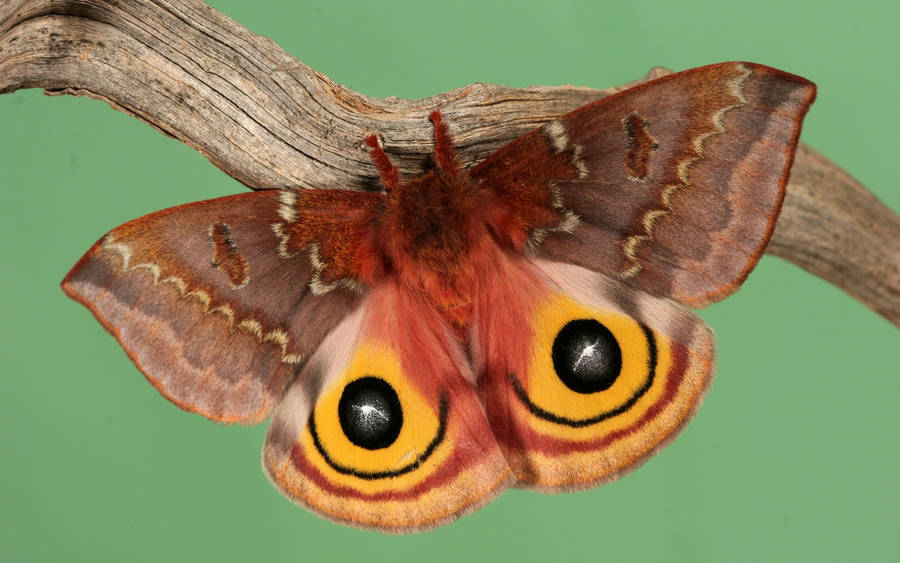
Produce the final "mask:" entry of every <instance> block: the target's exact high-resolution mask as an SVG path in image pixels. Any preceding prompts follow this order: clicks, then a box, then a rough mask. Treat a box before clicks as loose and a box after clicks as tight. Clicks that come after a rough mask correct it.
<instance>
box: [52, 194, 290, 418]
mask: <svg viewBox="0 0 900 563" xmlns="http://www.w3.org/2000/svg"><path fill="white" fill-rule="evenodd" d="M186 205H190V204H186ZM179 207H182V206H179ZM106 237H107V235H104V236H103V237H101V238H100V239H99V240H98V241H97V242H95V243H94V244H93V245H92V246H91V248H90V249H89V250H88V251H87V252H85V253H84V255H83V256H82V257H81V258H80V259H79V260H78V262H76V263H75V265H74V266H73V267H72V269H71V270H69V273H68V274H66V276H65V277H64V278H63V280H62V282H61V283H60V287H61V288H62V290H63V292H64V293H65V294H66V295H67V296H68V297H69V298H71V299H72V300H74V301H76V302H78V303H80V304H81V305H83V306H84V307H85V308H87V309H88V310H89V311H90V312H91V314H93V315H94V318H96V319H97V321H98V322H99V323H100V325H101V326H102V327H103V328H104V329H106V331H107V332H108V333H109V334H111V335H112V336H113V338H115V339H116V342H118V343H119V345H120V346H121V347H122V349H123V350H124V351H125V354H126V355H127V356H128V359H129V360H131V362H132V363H133V364H134V365H135V367H137V369H138V371H140V372H141V374H142V375H143V376H144V378H145V379H146V380H147V382H148V383H150V385H152V386H153V388H154V389H156V390H157V391H158V392H159V394H160V395H162V396H163V397H164V398H165V399H167V400H168V401H169V402H171V403H172V404H173V405H175V406H176V407H178V408H180V409H181V410H183V411H185V412H189V413H194V414H199V415H201V416H203V417H204V418H208V419H209V420H213V421H215V422H221V423H224V424H235V423H237V424H241V425H246V426H252V425H255V424H259V423H261V422H263V421H265V420H266V419H267V418H268V417H269V413H270V412H271V410H272V407H273V406H274V403H276V402H277V401H268V400H267V401H266V402H265V403H264V404H263V406H262V407H261V408H260V409H259V410H258V411H257V412H256V413H254V415H252V416H250V417H235V418H233V419H230V418H222V417H217V416H215V415H212V414H210V413H206V412H204V411H203V410H202V409H200V408H198V407H196V406H195V405H192V404H191V403H189V402H186V401H182V400H180V399H178V398H176V397H175V396H174V395H173V394H171V393H169V392H167V391H166V389H165V387H164V386H163V384H162V382H161V381H159V380H156V379H154V378H153V376H151V375H150V373H149V370H148V369H147V368H146V367H145V366H144V365H143V364H142V363H141V361H140V360H139V358H138V354H137V352H136V351H135V350H133V349H132V347H129V346H126V345H125V344H124V343H123V338H122V335H121V332H120V330H119V329H118V328H117V327H116V326H115V325H114V324H113V323H112V322H110V321H108V320H107V318H106V317H105V316H104V315H103V314H102V313H101V312H100V310H99V308H98V306H97V305H95V304H94V302H92V301H91V300H90V299H88V298H87V297H86V296H85V295H84V294H83V293H81V292H80V291H79V290H78V288H77V287H76V285H75V278H76V277H77V276H78V273H79V272H80V270H81V269H82V267H83V266H84V265H85V264H86V263H87V262H88V261H90V260H91V259H93V258H94V257H95V255H96V254H97V253H98V252H100V250H101V247H102V245H103V243H104V241H105V240H106ZM288 383H289V382H286V383H285V385H284V387H285V388H286V387H287V385H288ZM282 391H283V390H282Z"/></svg>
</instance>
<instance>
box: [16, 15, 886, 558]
mask: <svg viewBox="0 0 900 563" xmlns="http://www.w3.org/2000/svg"><path fill="white" fill-rule="evenodd" d="M889 4H890V3H888V2H884V3H874V2H868V3H867V2H823V1H817V2H788V1H785V0H780V1H756V2H752V3H728V2H722V1H721V0H718V1H714V2H671V3H669V2H667V3H665V4H662V3H655V2H646V1H629V2H616V3H610V4H608V5H604V4H603V3H600V2H560V1H556V2H546V3H539V2H508V3H507V2H504V3H500V2H498V3H491V2H477V3H476V2H458V3H457V2H453V3H450V2H446V3H441V4H440V5H438V4H434V5H432V4H428V5H425V4H423V3H421V2H417V1H409V2H393V3H392V2H348V1H343V2H324V1H320V2H289V1H281V2H274V1H273V2H258V3H257V2H246V1H240V0H230V1H225V0H223V1H216V2H212V5H213V6H214V7H216V8H218V9H219V10H221V11H224V12H225V13H226V14H228V15H229V16H231V17H233V18H234V19H236V20H237V21H239V22H241V23H242V24H243V25H245V26H247V27H248V28H250V29H251V30H253V31H254V32H256V33H259V34H262V35H266V36H269V37H271V38H272V39H274V40H275V41H276V42H278V43H279V44H280V45H281V46H282V47H284V48H285V49H286V50H287V51H288V52H290V53H292V54H293V55H295V56H296V57H298V58H299V59H300V60H302V61H304V62H306V63H307V64H309V65H310V66H312V67H313V68H315V69H316V70H319V71H321V72H323V73H325V74H327V75H328V76H330V77H331V78H332V79H334V80H336V81H337V82H340V83H343V84H345V85H347V86H349V87H350V88H353V89H355V90H357V91H360V92H363V93H365V94H368V95H372V96H388V95H395V96H401V97H408V98H414V97H423V96H428V95H432V94H437V93H439V92H442V91H445V90H448V89H451V88H455V87H458V86H463V85H466V84H469V83H472V82H476V81H483V82H493V83H499V84H505V85H510V86H517V87H522V86H528V85H533V84H566V83H568V84H576V85H585V86H592V87H597V88H603V87H607V86H611V85H618V84H621V83H623V82H625V81H628V80H631V79H634V78H637V77H639V76H642V75H643V74H644V73H645V72H646V71H647V70H648V69H649V68H650V67H651V66H654V65H664V66H667V67H670V68H673V69H679V70H680V69H685V68H689V67H693V66H699V65H703V64H707V63H712V62H718V61H723V60H734V59H743V60H750V61H756V62H762V63H765V64H769V65H772V66H777V67H780V68H783V69H785V70H789V71H791V72H794V73H797V74H801V75H804V76H807V77H809V78H810V79H812V80H813V81H815V82H817V83H818V85H819V98H818V101H817V102H816V104H815V105H814V106H813V108H812V111H811V112H810V114H809V117H808V118H807V121H806V124H805V126H804V131H803V136H802V140H803V141H805V142H807V143H809V144H810V145H812V146H813V147H815V148H817V149H818V150H820V151H822V152H823V153H824V154H826V155H827V156H828V157H830V158H831V159H833V160H834V161H835V162H837V163H839V164H840V165H842V166H843V167H844V168H846V169H847V170H848V171H849V172H850V173H851V174H852V175H854V176H855V177H856V178H858V179H859V180H860V181H862V183H863V184H864V185H866V186H867V187H868V188H870V189H871V190H872V191H873V192H874V193H875V194H877V195H878V196H879V197H880V198H881V199H882V201H884V202H885V203H886V204H887V205H888V206H890V207H891V208H893V209H894V210H900V189H898V188H897V178H898V177H900V165H898V162H900V159H898V155H897V150H898V143H897V130H898V129H900V119H898V113H900V112H898V111H897V105H896V104H897V100H898V99H900V80H898V70H897V56H898V53H900V41H898V32H897V27H896V26H897V21H898V9H897V8H896V6H895V7H890V6H889ZM0 131H2V135H0V143H2V146H0V171H2V175H0V182H2V189H0V240H2V241H3V246H2V248H3V252H2V254H3V261H2V266H0V268H2V276H0V351H2V352H0V423H2V424H0V448H2V449H0V452H2V453H0V456H2V462H0V468H2V469H0V560H3V561H11V562H12V561H251V560H253V561H323V560H354V559H355V560H365V561H372V562H374V561H400V560H415V561H422V560H428V561H455V560H465V561H469V562H474V561H494V560H501V559H504V560H506V559H508V560H515V561H538V560H575V561H587V560H604V561H605V560H626V561H627V560H634V561H675V560H684V561H761V560H767V561H849V560H856V561H880V560H884V561H887V560H890V559H894V558H896V557H897V552H898V545H897V544H898V533H900V532H898V528H900V522H898V521H900V518H898V516H900V515H898V500H900V499H898V497H900V495H898V481H897V476H898V475H900V456H898V451H900V448H898V446H900V440H898V427H900V414H898V413H900V411H898V408H897V399H898V397H900V381H898V377H897V376H898V372H900V369H898V359H900V352H898V350H900V332H898V330H897V328H896V327H895V326H893V325H891V324H889V323H888V322H887V321H885V320H884V319H882V318H881V317H878V316H877V315H875V314H874V313H872V312H870V311H869V310H867V309H865V308H864V307H863V306H862V305H860V304H858V303H856V302H855V301H853V300H852V299H850V298H849V297H847V296H846V295H844V294H843V293H841V292H840V291H839V290H837V289H835V288H834V287H832V286H829V285H827V284H826V283H825V282H823V281H822V280H820V279H818V278H816V277H813V276H812V275H809V274H807V273H806V272H804V271H802V270H800V269H798V268H796V267H794V266H793V265H790V264H788V263H786V262H783V261H781V260H779V259H777V258H773V257H765V258H764V259H763V260H762V262H761V263H760V266H759V268H758V269H757V270H756V272H755V273H754V274H753V275H752V276H751V277H750V280H749V282H748V283H747V284H746V286H745V287H744V288H743V289H742V290H741V291H740V292H739V293H738V294H736V295H735V296H734V297H732V298H730V299H728V300H726V301H724V302H722V303H719V304H716V305H714V306H712V307H709V308H707V309H705V310H703V311H702V312H701V315H702V316H703V318H705V319H706V320H707V321H708V322H709V323H710V325H711V326H712V327H713V328H714V330H715V331H716V333H717V337H718V342H719V362H718V373H719V376H718V378H717V380H716V382H715V383H714V385H713V387H712V390H711V391H710V393H709V395H708V396H707V399H706V402H705V404H704V406H703V408H702V409H701V410H700V413H699V414H698V416H697V417H696V419H695V420H694V421H693V423H692V424H690V425H689V426H688V428H687V429H686V431H685V432H684V433H683V434H682V435H681V436H680V437H679V438H678V440H676V441H675V443H674V444H673V445H671V446H670V447H669V448H667V449H666V450H665V451H663V452H662V453H661V454H659V455H658V456H656V457H655V458H653V459H652V460H650V461H649V462H648V463H647V464H646V465H645V466H643V467H642V468H640V469H639V470H638V471H636V472H635V473H633V474H631V475H630V476H628V477H626V478H624V479H622V480H620V481H618V482H615V483H613V484H611V485H608V486H605V487H601V488H599V489H594V490H591V491H586V492H581V493H576V494H568V495H556V496H546V495H539V494H535V493H529V492H524V491H518V490H513V491H510V492H507V493H506V494H504V495H503V496H502V497H500V499H499V500H497V501H496V502H494V503H492V504H491V505H489V506H488V507H486V508H484V509H483V510H481V511H478V512H477V513H475V514H473V515H470V516H467V517H465V518H463V519H462V520H460V521H458V522H456V523H454V524H451V525H449V526H446V527H444V528H441V529H438V530H436V531H432V532H429V533H425V534H419V535H412V536H404V537H391V536H384V535H381V534H378V533H375V532H366V531H358V530H354V529H350V528H346V527H342V526H340V525H337V524H333V523H331V522H329V521H325V520H322V519H320V518H318V517H316V516H314V515H312V514H310V513H308V512H306V511H305V510H303V509H302V508H299V507H297V506H294V505H293V504H291V503H290V502H288V501H287V500H285V499H284V498H282V497H281V496H280V495H279V494H278V493H277V492H276V491H275V490H274V488H273V487H272V486H271V485H270V484H269V483H268V482H267V480H266V479H265V477H264V476H263V474H262V472H261V470H260V462H259V450H260V448H261V445H262V441H263V435H264V432H265V425H260V426H257V427H224V426H219V425H216V424H213V423H210V422H208V421H206V420H205V419H203V418H201V417H199V416H197V415H191V414H187V413H184V412H182V411H180V410H179V409H177V408H175V407H174V406H172V405H171V404H169V403H168V402H167V401H165V400H164V399H163V398H162V397H161V396H160V395H159V394H158V393H157V392H156V391H154V390H153V389H152V388H151V387H150V386H149V385H148V384H147V383H146V381H145V380H144V378H143V376H141V375H140V373H139V372H138V371H137V370H136V369H135V368H134V367H133V365H132V364H131V362H130V361H129V360H128V359H127V357H126V356H125V354H124V352H123V351H122V350H121V348H120V347H119V346H118V344H117V343H116V342H115V340H114V339H113V338H112V337H111V336H109V335H108V334H107V333H106V332H105V331H104V330H103V329H102V328H101V326H100V325H99V324H98V323H97V322H96V321H95V320H94V318H93V317H92V316H91V314H90V313H89V312H88V311H87V310H86V309H84V308H82V307H81V306H79V305H77V304H76V303H75V302H73V301H70V300H68V299H67V298H65V296H64V295H63V293H62V292H61V291H60V289H59V288H58V283H59V281H60V280H61V279H62V277H63V275H64V274H65V273H66V272H67V271H68V269H69V268H70V267H71V266H72V265H73V264H74V263H75V262H76V260H78V258H79V257H80V256H81V254H82V253H83V252H84V251H86V250H87V249H88V248H89V246H90V245H91V244H92V243H93V242H94V241H95V240H96V239H97V238H98V237H100V236H101V235H102V234H104V233H105V232H106V231H107V230H109V229H111V228H113V227H115V226H116V225H119V224H120V223H123V222H125V221H127V220H129V219H132V218H135V217H138V216H140V215H143V214H145V213H149V212H152V211H156V210H158V209H162V208H165V207H170V206H173V205H176V204H180V203H184V202H189V201H194V200H200V199H205V198H211V197H216V196H221V195H226V194H231V193H237V192H240V191H242V190H243V189H244V188H243V186H241V185H239V184H238V183H237V182H235V181H234V180H232V179H231V178H229V177H228V176H226V175H225V174H224V173H222V172H220V171H219V170H218V169H216V168H215V167H213V166H212V165H211V164H209V163H208V162H207V161H206V160H204V159H203V157H201V156H200V154H199V153H197V152H195V151H193V150H191V149H190V148H187V147H186V146H183V145H181V144H180V143H178V142H176V141H174V140H171V139H168V138H166V137H164V136H163V135H160V134H159V133H157V132H156V131H154V130H152V129H151V128H150V127H147V126H146V125H143V124H141V123H139V122H138V121H137V120H135V119H133V118H131V117H128V116H126V115H125V114H122V113H119V112H116V111H113V110H112V109H110V108H109V107H108V106H107V105H106V104H104V103H102V102H98V101H94V100H89V99H86V98H72V97H57V98H46V97H44V96H42V95H41V93H40V92H39V91H37V90H27V91H21V92H18V93H16V94H14V95H8V96H0Z"/></svg>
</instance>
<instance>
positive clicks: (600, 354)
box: [551, 319, 622, 394]
mask: <svg viewBox="0 0 900 563" xmlns="http://www.w3.org/2000/svg"><path fill="white" fill-rule="evenodd" d="M551 357H552V359H553V369H554V370H555V371H556V375H557V376H559V379H560V380H561V381H562V382H563V383H564V384H565V386H566V387H568V388H569V389H571V390H572V391H575V392H576V393H584V394H586V393H596V392H597V391H604V390H606V389H609V388H610V387H611V386H612V384H613V383H615V381H616V378H617V377H619V373H620V372H621V371H622V349H621V348H620V347H619V343H618V342H616V337H615V336H613V334H612V332H610V331H609V329H608V328H606V327H605V326H603V325H602V324H600V323H599V322H598V321H597V320H596V319H577V320H574V321H569V322H568V323H567V324H566V326H564V327H562V329H561V330H560V331H559V332H558V333H557V335H556V338H555V339H554V341H553V349H552V351H551Z"/></svg>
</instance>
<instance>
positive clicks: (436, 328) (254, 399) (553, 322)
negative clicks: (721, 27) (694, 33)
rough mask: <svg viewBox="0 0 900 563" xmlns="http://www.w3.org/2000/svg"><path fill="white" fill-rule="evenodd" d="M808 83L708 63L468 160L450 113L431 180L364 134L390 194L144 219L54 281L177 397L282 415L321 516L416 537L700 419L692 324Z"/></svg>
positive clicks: (298, 198) (198, 208)
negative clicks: (411, 172) (405, 172)
mask: <svg viewBox="0 0 900 563" xmlns="http://www.w3.org/2000/svg"><path fill="white" fill-rule="evenodd" d="M815 93H816V89H815V85H814V84H812V83H811V82H809V81H807V80H805V79H803V78H800V77H798V76H794V75H791V74H787V73H785V72H782V71H779V70H775V69H772V68H769V67H766V66H761V65H757V64H751V63H723V64H715V65H711V66H706V67H701V68H695V69H692V70H687V71H684V72H681V73H677V74H672V75H669V76H665V77H663V78H659V79H657V80H653V81H651V82H647V83H644V84H641V85H639V86H636V87H634V88H632V89H629V90H626V91H623V92H621V93H618V94H615V95H612V96H609V97H606V98H603V99H600V100H598V101H596V102H593V103H590V104H588V105H585V106H583V107H581V108H579V109H576V110H574V111H572V112H571V113H567V114H565V115H563V116H561V117H559V118H557V119H555V120H553V121H550V122H549V123H547V124H546V125H544V126H543V127H540V128H539V129H537V130H535V131H532V132H531V133H529V134H527V135H525V136H523V137H520V138H519V139H516V140H515V141H513V142H511V143H509V144H508V145H506V146H505V147H503V148H501V149H500V150H498V151H496V152H495V153H493V154H492V155H490V156H489V157H488V158H487V159H485V160H484V161H482V162H480V163H478V164H477V165H474V166H472V167H471V168H469V169H464V168H463V167H461V165H460V163H459V161H458V159H457V156H456V151H455V148H454V144H453V141H452V139H451V136H450V133H449V128H448V124H447V122H446V121H445V120H444V118H443V116H442V114H441V113H440V111H437V110H435V111H433V112H431V114H430V119H431V121H432V122H433V127H434V151H433V159H432V160H433V166H432V167H431V168H430V169H429V170H428V171H427V172H426V173H425V174H423V175H421V176H419V177H415V178H401V176H400V173H399V171H398V170H397V168H395V167H394V166H393V165H392V164H391V161H390V159H389V157H388V155H387V152H388V151H387V150H386V149H385V148H384V146H383V145H382V143H381V142H380V141H379V138H377V137H376V136H374V135H370V136H368V137H366V139H365V140H366V144H367V146H368V147H369V149H370V151H371V158H372V159H373V161H374V163H375V166H376V168H377V170H378V173H379V176H380V183H381V187H380V190H379V191H351V190H345V189H341V188H340V187H327V186H323V187H322V189H281V190H266V191H258V192H252V193H244V194H240V195H234V196H229V197H222V198H218V199H212V200H208V201H202V202H198V203H192V204H188V205H183V206H179V207H174V208H171V209H167V210H164V211H159V212H157V213H152V214H150V215H146V216H144V217H141V218H139V219H136V220H134V221H131V222H129V223H126V224H124V225H122V226H120V227H118V228H116V229H113V230H112V231H111V232H110V233H108V234H107V235H105V236H104V237H103V238H102V239H100V240H99V241H98V242H97V243H96V244H95V245H94V246H93V247H92V248H91V249H90V250H89V251H88V252H87V254H85V255H84V257H83V258H82V259H81V260H80V261H79V262H78V263H77V264H76V265H75V267H74V268H73V269H72V270H71V272H70V273H69V274H68V275H67V276H66V278H65V279H64V281H63V283H62V287H63V289H64V290H65V292H66V293H67V294H68V295H69V296H71V297H72V298H73V299H75V300H77V301H79V302H81V303H82V304H84V305H85V306H86V307H87V308H88V309H90V310H91V312H93V313H94V315H95V316H96V317H97V319H98V320H99V321H100V322H101V323H102V324H103V326H104V327H105V328H106V329H107V330H108V331H109V332H110V333H112V335H113V336H115V337H116V338H117V339H118V341H119V342H120V343H121V345H122V347H123V348H124V349H125V351H126V352H127V353H128V355H129V357H130V358H131V359H132V360H133V361H134V363H135V364H136V366H137V367H138V369H139V370H140V371H141V372H143V374H144V375H145V376H146V377H147V379H148V381H150V383H151V384H152V385H153V386H154V387H156V388H157V390H159V392H160V393H162V395H164V396H165V397H166V398H167V399H169V400H170V401H172V402H173V403H175V404H176V405H177V406H179V407H181V408H182V409H185V410H187V411H191V412H196V413H199V414H201V415H203V416H205V417H207V418H209V419H211V420H214V421H217V422H223V423H241V424H256V423H259V422H262V421H263V420H265V419H267V418H271V419H272V420H271V424H270V426H269V430H268V433H267V435H266V439H265V445H264V447H263V452H262V458H263V467H264V469H265V472H266V473H267V475H268V477H269V478H270V479H271V481H272V483H273V484H274V485H275V486H276V487H277V488H278V490H279V491H281V492H282V493H283V494H284V495H285V496H287V497H288V498H290V499H291V500H293V501H295V502H297V503H299V504H301V505H303V506H305V507H307V508H309V509H310V510H312V511H314V512H316V513H318V514H320V515H323V516H325V517H327V518H331V519H334V520H337V521H340V522H343V523H346V524H350V525H353V526H358V527H363V528H373V529H377V530H381V531H386V532H408V531H415V530H422V529H428V528H432V527H435V526H439V525H441V524H444V523H447V522H449V521H452V520H454V519H456V518H458V517H459V516H460V515H463V514H466V513H468V512H471V511H474V510H476V509H478V508H479V507H481V506H483V505H484V504H486V503H488V502H489V501H491V500H492V499H494V498H496V497H497V496H498V495H499V494H500V493H501V492H503V490H505V489H506V488H507V487H511V486H516V487H524V488H529V489H536V490H540V491H545V492H559V491H569V490H575V489H583V488H587V487H593V486H596V485H599V484H603V483H606V482H608V481H610V480H613V479H615V478H617V477H619V476H621V475H623V474H625V473H627V472H629V471H631V470H633V469H635V468H636V467H637V466H639V465H640V464H641V463H642V462H644V461H645V460H646V459H647V458H648V457H649V456H651V455H652V454H653V453H655V452H656V451H658V450H659V449H660V448H662V447H663V446H664V445H666V444H667V443H668V442H670V441H671V440H672V439H673V438H674V437H675V435H676V434H677V433H678V432H679V430H681V428H683V427H684V425H685V424H686V423H687V421H688V420H689V419H690V418H691V416H692V415H693V414H694V413H695V411H696V410H697V408H698V406H699V404H700V401H701V399H702V397H703V395H704V392H705V391H706V389H707V387H708V386H709V385H710V381H711V379H712V377H713V368H714V342H713V335H712V333H711V331H710V329H709V328H708V327H707V326H706V325H705V324H704V322H703V321H701V320H700V319H699V318H698V317H697V316H695V315H694V314H693V313H692V312H691V311H690V309H689V308H696V307H702V306H704V305H707V304H709V303H712V302H714V301H718V300H720V299H722V298H724V297H726V296H728V295H730V294H731V293H733V292H734V291H736V290H737V289H738V287H739V286H740V285H741V284H742V283H743V282H744V280H745V279H746V277H747V275H748V274H749V272H750V271H751V270H752V269H753V267H754V266H755V265H756V263H757V261H758V260H759V258H760V256H761V254H762V253H763V250H764V248H765V246H766V244H767V242H768V240H769V237H770V236H771V234H772V230H773V228H774V224H775V220H776V218H777V216H778V212H779V209H780V207H781V203H782V199H783V197H784V193H785V186H786V184H787V181H788V175H789V173H790V169H791V163H792V161H793V157H794V151H795V148H796V144H797V139H798V136H799V134H800V127H801V122H802V120H803V117H804V115H805V114H806V112H807V110H808V109H809V106H810V104H811V103H812V102H813V99H814V98H815ZM423 119H424V116H423ZM361 137H362V135H361ZM385 142H386V146H388V147H389V146H390V139H387V140H385Z"/></svg>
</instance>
